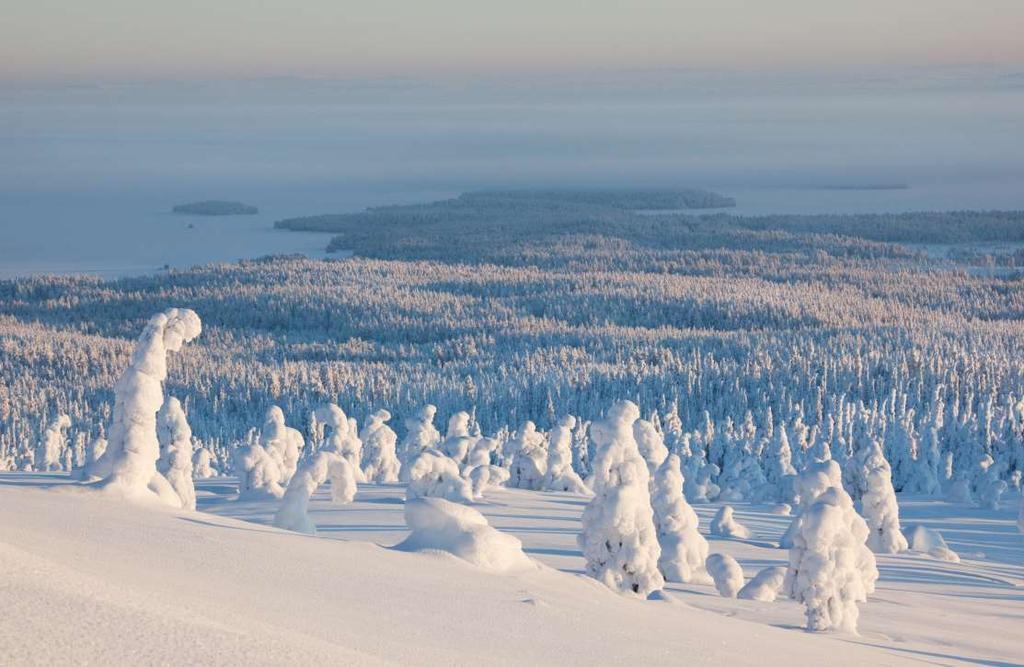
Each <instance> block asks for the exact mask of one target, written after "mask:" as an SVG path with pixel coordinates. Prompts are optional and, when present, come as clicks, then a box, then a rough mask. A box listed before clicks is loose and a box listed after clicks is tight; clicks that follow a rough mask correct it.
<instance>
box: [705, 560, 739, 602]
mask: <svg viewBox="0 0 1024 667" xmlns="http://www.w3.org/2000/svg"><path fill="white" fill-rule="evenodd" d="M705 567H706V568H707V571H708V574H710V575H711V578H712V579H713V580H714V581H715V588H716V589H717V590H718V594H719V595H721V596H722V597H724V598H734V597H736V594H737V593H738V592H739V590H740V588H742V587H743V569H742V568H741V567H740V564H739V563H737V562H736V559H735V558H733V557H732V556H730V555H728V554H711V555H710V556H708V560H707V562H706V563H705Z"/></svg>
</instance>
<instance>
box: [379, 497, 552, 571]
mask: <svg viewBox="0 0 1024 667" xmlns="http://www.w3.org/2000/svg"><path fill="white" fill-rule="evenodd" d="M405 523H406V524H407V525H408V526H409V529H410V530H411V531H412V534H410V535H409V537H408V538H406V539H405V541H403V542H402V543H401V544H399V545H397V546H396V547H395V548H396V549H398V550H400V551H430V550H437V551H446V552H448V553H450V554H452V555H453V556H456V557H458V558H461V559H462V560H464V561H467V562H469V563H472V564H473V565H476V566H477V567H480V568H483V569H485V570H488V571H490V572H498V573H508V572H521V571H524V570H532V569H536V567H537V566H536V565H535V564H534V562H533V561H532V560H530V558H529V557H528V556H527V555H526V554H525V553H523V543H522V542H520V541H519V539H518V538H516V537H513V536H512V535H507V534H505V533H501V532H499V531H497V530H495V529H494V528H491V526H490V524H488V523H487V519H485V518H484V515H483V514H480V512H477V511H476V510H475V509H473V508H472V507H466V506H465V505H459V504H458V503H453V502H450V501H447V500H444V499H443V498H415V499H412V500H408V501H406V503H405Z"/></svg>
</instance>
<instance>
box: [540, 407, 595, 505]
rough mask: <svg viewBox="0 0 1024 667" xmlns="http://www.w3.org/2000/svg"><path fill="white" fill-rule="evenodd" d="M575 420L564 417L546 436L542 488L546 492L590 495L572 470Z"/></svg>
mask: <svg viewBox="0 0 1024 667" xmlns="http://www.w3.org/2000/svg"><path fill="white" fill-rule="evenodd" d="M574 428H576V418H575V417H573V416H572V415H565V416H564V417H562V418H561V419H559V420H558V424H556V425H555V427H554V428H553V429H551V433H550V434H549V435H548V460H547V466H546V467H547V470H546V471H545V473H544V483H543V488H544V489H546V490H548V491H568V492H570V493H578V494H581V495H590V489H589V488H587V485H586V484H584V483H583V480H582V479H580V476H579V474H577V473H576V471H575V470H573V468H572V435H573V429H574Z"/></svg>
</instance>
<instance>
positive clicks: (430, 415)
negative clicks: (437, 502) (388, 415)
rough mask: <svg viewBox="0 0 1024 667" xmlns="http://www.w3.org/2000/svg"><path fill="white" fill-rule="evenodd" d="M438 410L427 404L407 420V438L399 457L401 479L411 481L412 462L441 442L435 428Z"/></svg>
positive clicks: (400, 448)
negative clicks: (410, 466) (409, 470)
mask: <svg viewBox="0 0 1024 667" xmlns="http://www.w3.org/2000/svg"><path fill="white" fill-rule="evenodd" d="M436 414H437V408H436V407H434V406H433V405H430V404H427V405H424V406H423V407H422V408H420V409H419V410H417V411H416V413H415V414H413V415H412V416H411V417H408V418H406V420H405V438H403V439H402V443H401V445H400V446H399V448H398V457H399V459H401V461H402V470H401V478H402V481H403V482H407V481H409V478H408V474H407V471H408V469H409V464H410V463H412V460H413V459H415V458H416V457H417V456H419V455H420V452H423V451H424V450H427V449H433V448H435V447H437V445H438V444H439V443H440V442H441V434H440V433H439V432H438V430H437V429H436V428H435V427H434V415H436Z"/></svg>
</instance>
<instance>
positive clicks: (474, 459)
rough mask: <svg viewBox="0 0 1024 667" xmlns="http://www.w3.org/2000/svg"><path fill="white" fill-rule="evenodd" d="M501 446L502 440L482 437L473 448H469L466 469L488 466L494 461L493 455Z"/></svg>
mask: <svg viewBox="0 0 1024 667" xmlns="http://www.w3.org/2000/svg"><path fill="white" fill-rule="evenodd" d="M500 447H501V442H499V441H498V439H497V438H480V439H478V440H477V441H476V442H475V443H474V444H473V448H472V449H471V450H469V456H468V457H467V460H466V469H467V470H472V469H473V468H476V467H478V466H486V465H490V464H491V463H493V461H492V460H491V459H492V455H493V454H494V452H496V451H498V449H499V448H500Z"/></svg>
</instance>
